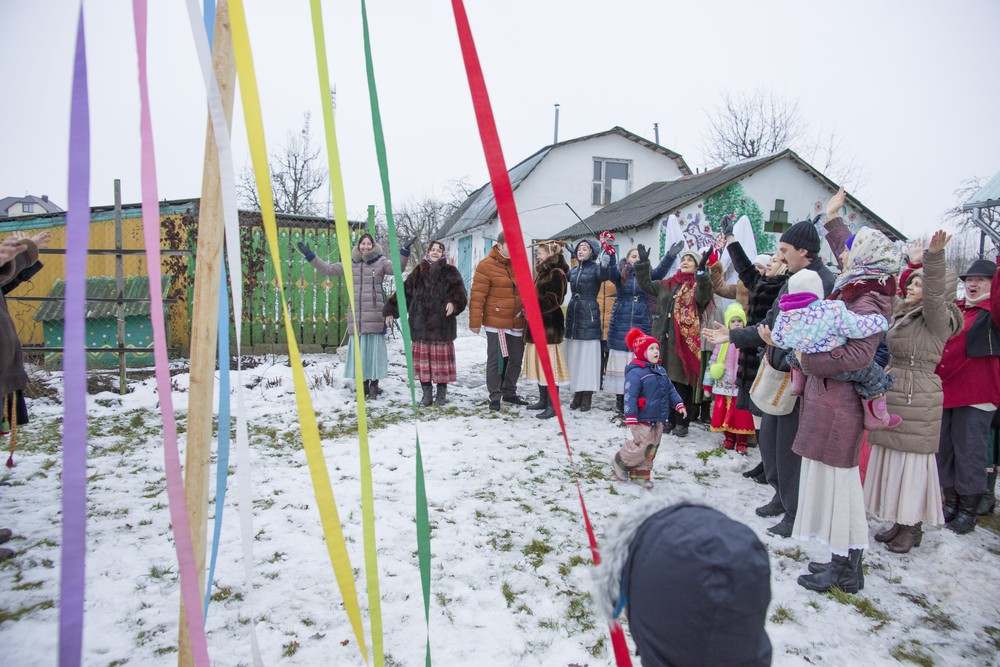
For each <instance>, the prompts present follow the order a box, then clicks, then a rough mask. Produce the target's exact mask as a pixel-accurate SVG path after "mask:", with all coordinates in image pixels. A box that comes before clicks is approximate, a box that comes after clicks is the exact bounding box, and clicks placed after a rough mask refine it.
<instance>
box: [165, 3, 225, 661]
mask: <svg viewBox="0 0 1000 667" xmlns="http://www.w3.org/2000/svg"><path fill="white" fill-rule="evenodd" d="M212 66H213V67H214V69H215V76H216V78H217V79H218V82H219V91H220V92H221V93H222V106H223V109H224V110H225V114H226V120H227V121H228V122H229V123H232V118H233V96H234V91H235V83H236V64H235V60H234V58H233V42H232V33H231V32H230V29H229V3H228V2H227V0H219V1H218V2H217V3H216V12H215V35H214V37H213V56H212ZM221 193H222V188H221V180H220V176H219V159H218V152H217V151H216V148H215V133H214V132H213V131H212V122H211V119H209V122H208V130H207V132H206V135H205V168H204V175H203V176H202V184H201V204H200V206H199V212H198V250H197V254H196V256H195V272H194V303H193V307H192V317H191V387H190V390H189V391H188V427H187V447H186V453H185V459H184V494H185V498H186V500H187V511H188V520H189V521H190V522H191V543H192V545H193V547H194V560H195V567H196V569H197V571H198V589H199V590H202V591H203V590H205V545H206V542H207V541H208V539H207V538H208V480H209V455H210V454H211V450H212V417H213V413H212V403H213V400H212V399H213V395H214V392H215V358H216V346H217V345H218V317H217V314H218V312H219V280H220V275H221V273H222V267H223V262H224V260H223V256H222V247H223V235H224V227H223V221H222V194H221ZM177 664H178V665H179V666H180V667H188V666H190V665H193V664H194V656H193V654H192V653H191V637H190V635H189V634H188V624H187V615H186V613H185V611H184V603H183V602H181V612H180V629H179V633H178V648H177Z"/></svg>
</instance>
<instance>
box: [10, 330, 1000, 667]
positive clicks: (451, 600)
mask: <svg viewBox="0 0 1000 667" xmlns="http://www.w3.org/2000/svg"><path fill="white" fill-rule="evenodd" d="M393 350H395V354H393ZM457 350H458V367H459V373H460V379H459V382H458V383H457V384H456V385H455V386H454V387H452V388H451V392H450V399H451V400H450V405H449V406H447V407H445V408H431V409H428V410H426V411H424V416H423V417H422V421H421V423H420V438H421V445H422V447H423V452H424V465H425V470H426V475H427V494H428V501H429V504H430V516H431V522H432V547H431V548H432V551H433V566H432V567H433V573H432V577H433V578H432V597H433V599H432V601H431V628H430V632H431V643H432V654H433V658H434V661H435V663H436V664H438V665H447V666H451V665H468V664H473V663H477V664H479V665H483V666H487V665H512V664H516V665H553V666H560V667H565V666H567V665H573V664H576V665H591V666H594V665H608V664H612V663H613V659H612V658H611V656H610V653H609V651H608V647H607V644H606V639H607V638H606V632H605V631H604V624H603V623H602V622H601V621H600V620H599V619H597V618H596V617H595V616H594V613H593V611H592V608H591V606H590V603H589V598H588V593H587V591H588V590H589V585H590V584H589V549H588V547H587V539H586V533H585V531H584V528H583V522H582V518H581V513H580V505H579V502H578V500H577V494H576V490H575V487H574V485H573V482H572V479H571V475H570V473H569V465H568V459H567V455H566V451H565V447H564V446H563V444H562V440H561V439H560V438H559V437H558V434H557V431H558V426H557V423H556V420H549V421H545V422H542V421H540V420H537V419H534V418H533V416H532V415H533V414H534V413H528V412H526V411H524V410H523V409H522V408H515V407H511V406H507V405H505V406H504V409H503V411H502V412H501V413H499V414H496V413H490V412H489V411H488V410H487V409H486V404H485V389H484V387H483V384H484V379H483V367H484V360H485V356H486V355H485V339H484V338H482V337H471V336H465V337H461V338H459V340H458V341H457ZM390 357H391V358H394V359H395V361H394V363H393V364H392V365H391V368H390V374H391V376H392V377H390V379H389V380H387V381H384V382H383V383H382V385H383V388H385V389H386V390H387V392H386V394H385V396H384V397H383V398H382V399H380V400H378V401H376V402H374V403H370V404H369V407H370V414H371V426H372V431H371V434H370V441H371V449H372V460H373V462H374V463H373V476H374V483H375V498H376V500H375V511H376V526H377V539H378V557H379V578H380V587H381V592H382V614H383V624H384V628H385V631H384V635H385V647H386V653H387V660H386V662H387V664H389V665H413V666H416V665H422V664H423V655H424V645H423V642H424V632H425V629H424V624H423V607H422V599H421V591H420V580H419V574H418V570H417V564H416V560H417V559H416V536H415V530H414V525H415V524H414V519H413V514H414V503H415V500H414V482H413V480H414V457H413V435H414V428H413V424H412V422H411V421H409V420H408V419H407V414H408V408H406V407H405V403H404V395H406V396H407V397H408V393H407V394H404V385H403V380H401V378H405V369H404V367H403V366H402V361H401V360H402V355H401V353H400V344H399V342H398V341H395V342H394V343H391V344H390ZM306 360H307V362H308V363H309V366H308V367H307V368H306V372H307V375H308V376H309V377H310V378H311V381H310V387H311V390H312V396H313V400H314V403H315V408H316V411H317V414H318V418H319V422H320V433H321V435H322V437H323V445H324V451H325V453H326V460H327V465H328V467H329V470H330V477H331V480H332V483H333V490H334V494H335V496H336V499H337V505H338V508H339V512H340V517H341V520H342V522H343V524H344V532H345V536H346V539H347V540H348V548H349V550H350V555H351V563H352V565H353V567H354V568H355V572H356V579H357V582H358V589H359V590H358V592H359V599H360V601H361V604H362V608H363V611H365V613H366V612H367V604H366V597H365V592H364V576H363V573H362V572H361V570H360V569H361V568H362V567H363V565H364V562H363V556H362V552H361V529H360V486H359V483H358V455H357V439H356V432H355V430H354V424H355V411H354V404H353V388H349V387H348V386H347V385H346V384H345V382H344V381H342V380H341V379H340V373H341V363H340V361H339V360H338V359H336V357H334V356H330V355H307V357H306ZM258 378H259V379H258ZM327 378H332V382H328V381H327ZM235 381H236V377H235V373H234V374H233V382H234V383H235ZM52 382H56V383H57V382H58V377H57V376H54V377H53V380H52ZM187 382H188V376H187V375H186V374H181V375H177V376H175V387H176V388H177V389H178V391H176V392H175V397H174V400H175V404H176V405H177V407H178V414H177V416H178V419H179V421H180V425H181V431H182V437H183V426H184V423H185V421H186V407H187V401H186V397H187V394H186V391H185V390H186V387H187ZM244 383H245V384H248V385H249V384H255V386H254V388H253V389H249V390H248V391H247V399H248V408H249V411H250V415H251V420H252V424H251V447H252V450H253V455H254V457H255V460H254V468H253V470H252V477H253V484H254V497H255V501H254V522H255V524H254V527H255V530H256V531H257V535H256V540H255V542H254V554H255V561H256V562H255V572H256V577H257V578H256V581H255V589H254V592H253V596H254V597H253V608H252V609H251V608H249V607H248V606H247V601H246V596H245V593H246V591H245V589H244V586H243V576H242V566H241V564H240V560H239V557H240V553H241V551H240V542H239V540H240V536H239V532H238V531H239V524H238V520H237V511H238V510H237V507H236V506H235V495H236V494H235V490H234V489H235V478H231V483H230V492H229V494H228V495H227V499H226V510H225V515H224V517H225V525H224V528H223V534H222V540H221V549H220V555H219V564H218V567H217V571H216V582H215V586H214V589H213V598H214V600H215V601H214V602H213V604H212V606H211V608H210V611H209V616H208V621H207V628H208V633H209V636H208V643H209V651H210V655H211V656H212V659H213V663H214V664H216V665H248V664H250V650H249V640H248V624H249V623H250V622H251V621H253V622H255V623H257V631H258V633H259V636H260V639H261V646H262V651H263V653H264V658H265V663H266V664H268V665H334V664H335V665H353V664H360V658H359V653H358V651H357V648H356V647H355V646H353V642H354V639H353V635H352V633H351V632H350V629H349V627H348V623H347V619H346V616H345V614H344V612H343V605H342V603H341V601H340V594H339V592H338V590H337V587H336V583H335V581H334V578H333V574H332V570H331V568H330V564H329V560H328V557H327V552H326V548H325V546H324V544H323V541H322V535H321V530H320V525H319V520H318V513H317V512H316V511H315V498H314V497H313V493H312V487H311V483H310V480H309V475H308V469H307V468H306V466H305V457H304V455H303V452H302V448H301V444H300V442H299V439H298V423H297V415H296V414H295V408H294V400H293V396H292V393H293V389H292V381H291V369H290V368H288V367H287V366H285V365H284V363H283V360H282V359H280V358H279V359H270V358H268V359H265V360H264V363H262V364H261V365H259V366H257V367H256V368H254V369H251V370H249V371H246V375H245V377H244ZM521 391H522V394H523V395H525V396H528V397H532V398H533V397H534V396H535V395H536V393H535V389H534V387H530V386H528V385H527V384H526V383H522V387H521ZM407 400H408V398H407ZM612 402H613V397H610V396H599V397H595V409H594V410H593V411H591V412H590V413H587V414H579V413H576V412H571V411H570V410H568V409H566V416H567V420H568V427H569V430H570V439H571V444H572V446H573V452H574V456H575V460H576V463H577V466H578V469H579V472H580V475H581V483H582V485H583V491H584V498H585V500H586V502H587V507H588V510H589V512H590V516H591V520H592V521H593V523H594V527H595V530H596V531H597V532H598V539H600V538H601V534H602V533H603V529H604V527H605V526H606V525H607V523H608V521H609V519H610V518H612V517H613V516H615V515H616V514H618V513H620V512H625V511H627V510H628V507H629V505H630V504H631V503H634V502H635V501H636V500H637V499H638V498H640V497H642V496H644V495H645V494H646V493H647V492H646V491H644V490H642V489H640V488H639V487H636V486H633V485H627V484H621V483H617V482H614V481H612V476H611V473H610V470H609V468H608V460H609V458H610V456H611V455H612V454H613V452H614V451H615V448H616V447H617V446H618V444H619V443H620V440H621V437H622V433H623V431H622V430H620V429H619V428H618V427H616V426H614V425H612V424H611V423H610V422H609V420H608V417H609V415H610V406H611V404H612ZM88 405H89V409H90V420H91V437H90V452H89V484H88V494H89V502H88V515H89V519H88V527H87V529H88V543H89V545H90V547H89V551H88V554H87V601H86V621H85V623H86V627H85V638H84V661H85V664H87V665H102V666H105V665H125V664H129V665H164V666H166V665H174V664H176V655H175V651H176V641H177V640H176V632H177V607H178V597H179V592H178V579H177V566H176V558H175V555H174V552H173V545H172V539H171V537H170V530H169V524H168V521H169V516H168V512H167V508H166V505H165V503H166V493H165V483H164V479H163V453H162V449H161V443H160V441H159V439H158V437H159V432H160V427H159V423H158V419H157V412H156V397H155V383H154V382H153V381H152V380H150V381H146V382H143V383H140V384H138V385H137V386H136V388H135V391H133V392H132V393H130V394H128V395H127V396H125V397H119V396H118V395H117V394H110V393H103V394H99V395H96V396H91V397H90V399H89V403H88ZM564 405H568V400H566V399H565V398H564ZM31 410H32V424H31V425H29V426H28V427H26V428H25V429H24V430H23V431H22V432H21V433H20V438H19V440H20V445H19V451H18V452H17V454H16V461H17V467H15V468H13V469H5V472H4V474H3V479H2V483H3V486H2V487H0V517H2V520H0V524H2V525H3V526H5V527H10V528H11V529H13V530H14V533H15V537H14V538H13V539H11V541H10V542H8V544H7V545H6V546H9V547H11V548H13V549H15V550H16V551H17V552H18V553H17V555H16V556H15V557H14V558H13V559H10V560H8V561H5V562H3V563H0V590H2V591H3V602H2V604H0V645H2V646H3V649H2V653H0V654H2V656H3V659H2V660H3V663H4V664H8V665H52V664H55V663H56V656H57V646H58V589H59V548H58V545H59V540H60V524H59V521H60V512H59V503H60V500H59V498H60V496H59V484H60V475H59V471H60V466H61V458H60V444H59V428H60V427H59V421H60V415H61V407H59V405H58V404H57V403H55V402H52V401H50V402H45V401H36V402H34V403H33V404H32V405H31ZM720 442H721V436H720V435H717V434H711V433H709V432H707V431H704V430H701V429H699V428H694V427H692V429H691V435H690V437H688V438H686V439H684V440H678V439H677V438H674V437H669V436H668V437H666V438H665V439H664V442H663V445H662V446H661V448H660V450H659V454H658V457H657V460H656V469H655V478H656V487H655V488H654V489H653V490H652V492H651V493H652V494H653V495H662V496H664V497H667V496H671V497H672V496H682V497H685V496H686V497H692V498H704V499H705V500H706V501H707V502H709V503H710V504H712V505H714V506H716V507H719V508H720V509H722V510H723V511H725V512H727V513H728V514H729V515H730V516H732V517H734V518H736V519H738V520H740V521H743V522H745V523H747V524H748V525H750V526H751V527H752V528H754V530H756V531H757V532H758V534H759V535H760V536H761V539H762V540H763V542H764V544H765V545H767V548H768V550H769V551H770V553H771V568H772V602H771V607H770V610H769V612H768V615H769V617H770V619H771V620H770V621H769V624H768V633H769V634H770V637H771V641H772V643H773V645H774V664H776V665H805V664H810V665H815V664H824V665H858V664H866V665H876V664H890V665H891V664H898V660H909V661H911V662H915V663H918V664H936V665H958V664H966V665H972V664H978V665H986V664H996V663H997V661H998V656H1000V595H998V594H997V591H998V590H1000V589H998V586H997V583H996V582H997V572H998V571H1000V538H998V536H997V535H996V534H993V533H991V532H988V531H986V530H984V529H982V528H979V529H977V530H976V531H974V532H973V533H972V534H971V535H968V536H964V537H959V536H955V535H953V534H952V533H950V532H949V531H944V530H937V529H935V530H929V531H927V532H926V533H925V535H924V540H923V544H922V545H921V546H920V547H919V548H917V549H915V550H914V551H912V552H911V553H910V554H907V555H904V556H898V555H894V554H890V553H888V552H887V551H885V549H884V548H882V546H881V545H877V544H875V542H874V541H873V542H872V546H873V548H872V549H871V551H870V552H869V556H868V559H867V563H868V572H867V577H866V587H865V589H864V591H862V592H861V593H860V594H859V595H857V596H846V597H845V598H843V601H839V600H838V599H836V598H835V597H833V596H831V595H818V594H815V593H810V592H808V591H806V590H805V589H803V588H801V587H799V586H798V585H797V584H796V583H795V579H796V577H797V576H798V575H799V574H801V573H803V572H804V571H805V566H806V563H807V562H808V560H810V559H823V560H827V559H828V557H827V553H826V552H825V551H824V550H823V548H822V547H821V546H819V545H817V544H803V543H798V542H793V541H791V540H782V539H779V538H774V537H770V536H768V535H766V533H765V532H764V529H765V528H766V527H767V526H769V525H770V523H772V520H766V519H760V518H759V517H757V516H756V515H755V514H754V512H753V509H754V508H755V507H756V506H758V505H761V504H763V503H765V502H766V501H767V500H768V499H769V498H770V495H771V494H770V491H769V488H766V487H763V486H760V485H757V484H754V483H752V482H750V481H748V480H746V479H744V478H743V477H741V476H740V475H739V473H740V472H742V471H743V470H745V469H746V468H748V467H750V466H752V465H754V464H755V463H756V460H757V454H756V451H755V450H751V453H750V456H749V457H740V456H738V455H736V454H733V453H731V452H729V453H724V452H723V450H716V451H714V453H712V454H709V453H708V452H713V450H715V448H716V447H718V445H719V444H720ZM701 452H705V453H702V454H701V456H699V455H698V454H699V453H701ZM182 460H183V459H182ZM232 461H233V463H232V466H233V470H232V471H233V472H235V452H234V455H233V458H232ZM213 480H214V468H213ZM210 495H211V497H212V498H211V499H212V500H214V481H213V490H212V492H211V494H210ZM212 519H213V515H211V514H210V518H209V520H210V521H212ZM871 527H872V531H873V532H874V531H876V530H878V529H880V528H881V525H880V524H878V523H877V522H872V523H871ZM366 628H367V623H366ZM636 664H638V660H636Z"/></svg>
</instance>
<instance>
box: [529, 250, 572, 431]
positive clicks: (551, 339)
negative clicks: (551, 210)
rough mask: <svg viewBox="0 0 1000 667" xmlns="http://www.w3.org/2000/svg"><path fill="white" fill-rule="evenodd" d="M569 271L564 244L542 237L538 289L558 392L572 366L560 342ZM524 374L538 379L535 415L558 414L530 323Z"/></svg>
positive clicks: (537, 262) (537, 266)
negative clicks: (567, 362) (551, 399)
mask: <svg viewBox="0 0 1000 667" xmlns="http://www.w3.org/2000/svg"><path fill="white" fill-rule="evenodd" d="M567 272H569V265H568V264H567V263H566V258H565V257H563V244H562V243H560V242H559V241H540V242H539V243H538V244H537V246H536V250H535V293H536V294H538V306H539V308H540V309H541V311H542V322H543V323H544V324H545V339H546V340H547V341H548V350H549V361H551V362H552V374H553V375H554V376H555V380H556V387H557V388H556V395H557V396H558V394H559V389H558V387H559V386H560V385H563V386H565V385H567V384H569V366H568V365H567V364H566V357H565V356H563V351H562V346H561V345H560V343H562V341H563V334H564V333H565V332H566V319H565V317H564V316H563V310H562V304H563V301H564V300H565V299H566V287H567V279H566V274H567ZM524 376H525V377H527V378H528V379H529V380H534V381H535V382H537V383H538V402H537V403H535V404H534V405H529V406H528V409H529V410H541V411H542V412H540V413H538V414H537V415H535V416H536V417H538V418H539V419H549V418H550V417H555V416H556V411H555V406H554V405H552V403H551V401H550V400H549V390H548V380H546V379H545V371H544V370H543V369H542V363H541V359H539V357H538V350H537V348H536V347H535V344H534V343H533V342H532V340H531V330H530V329H529V328H528V327H525V329H524Z"/></svg>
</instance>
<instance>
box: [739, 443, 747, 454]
mask: <svg viewBox="0 0 1000 667" xmlns="http://www.w3.org/2000/svg"><path fill="white" fill-rule="evenodd" d="M736 453H737V454H742V455H743V456H746V455H747V446H746V445H745V444H743V443H742V442H738V443H736Z"/></svg>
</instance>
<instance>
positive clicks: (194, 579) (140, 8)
mask: <svg viewBox="0 0 1000 667" xmlns="http://www.w3.org/2000/svg"><path fill="white" fill-rule="evenodd" d="M132 14H133V17H134V22H135V45H136V51H137V52H138V57H139V97H140V100H141V107H140V116H139V134H140V136H141V138H142V179H141V180H142V230H143V239H144V241H145V246H146V269H147V271H148V273H149V298H150V306H149V316H150V320H151V323H152V326H153V357H154V359H155V362H156V394H157V397H158V398H159V403H160V413H161V414H162V416H163V459H164V469H165V471H166V476H167V497H168V500H169V507H170V522H171V526H172V528H173V533H174V545H175V547H176V550H177V562H178V563H179V571H180V584H181V599H182V600H183V601H184V610H185V613H186V615H187V622H188V632H189V634H190V638H191V653H192V655H193V657H194V663H195V664H196V665H205V666H207V665H208V664H209V662H208V644H207V642H206V639H205V623H204V618H203V617H202V614H201V607H200V606H199V605H198V569H197V567H196V566H195V558H194V546H193V545H192V543H191V526H190V524H189V522H188V513H187V502H186V501H185V498H184V479H183V477H182V475H181V462H180V461H181V460H180V452H179V450H178V448H177V424H176V422H175V421H174V401H173V396H172V393H171V387H170V366H169V362H168V360H167V336H166V327H165V325H164V316H163V291H162V290H161V289H160V283H161V280H160V269H161V267H160V205H159V200H158V198H157V196H156V158H155V153H154V150H153V123H152V120H151V116H150V109H149V84H148V77H147V73H146V0H132Z"/></svg>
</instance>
